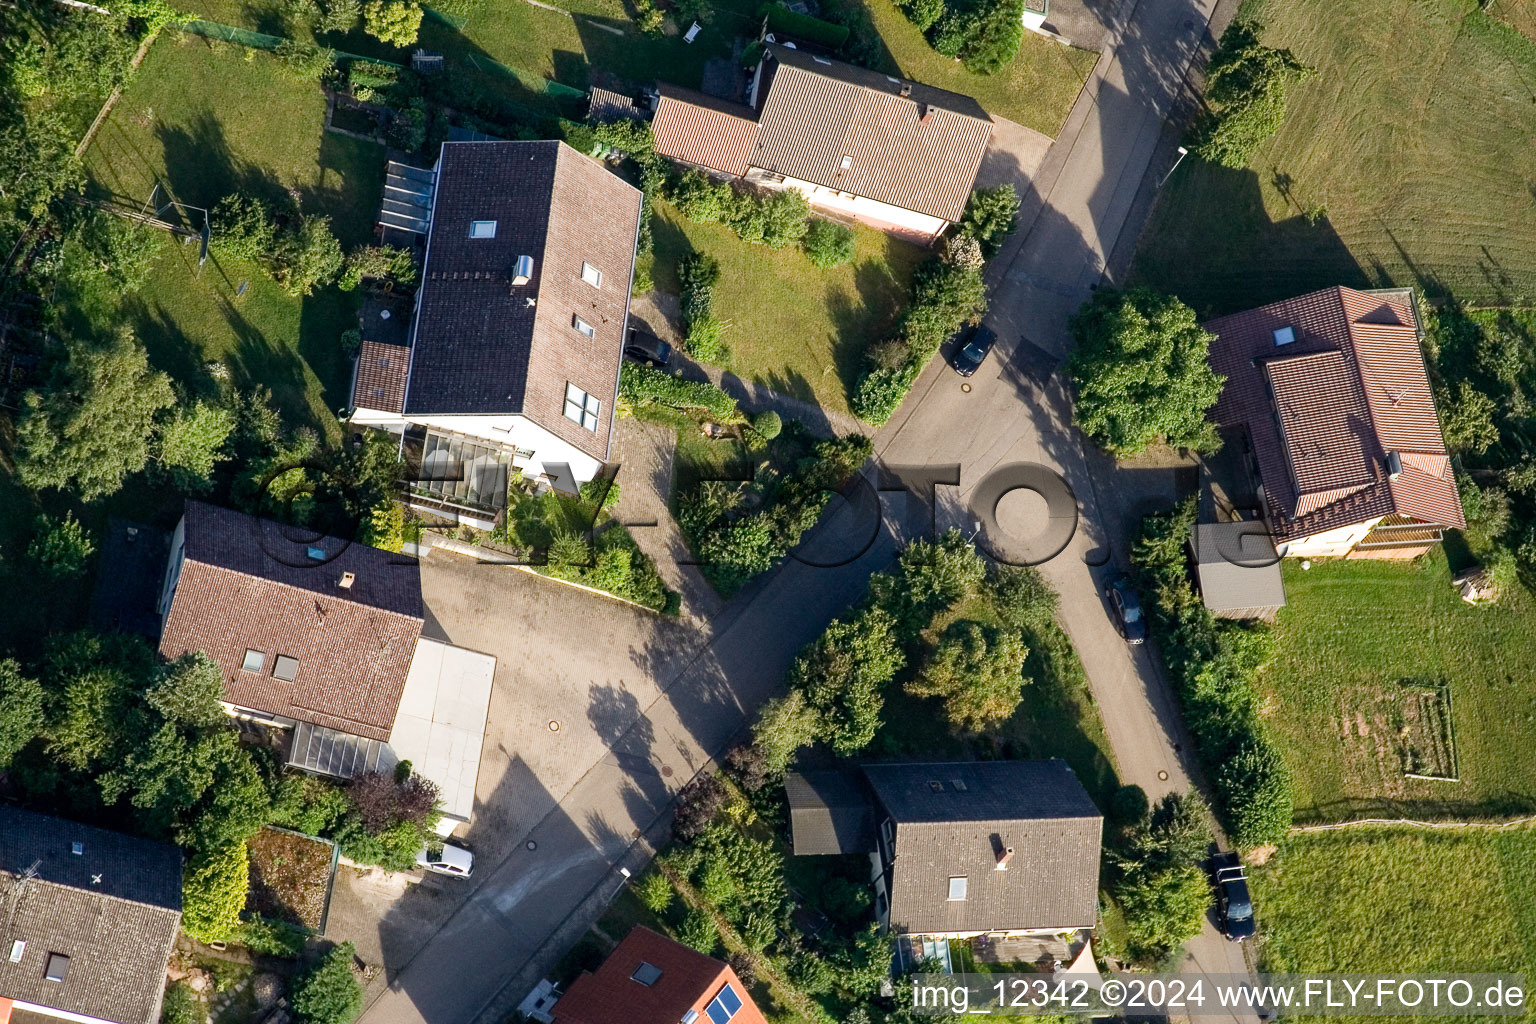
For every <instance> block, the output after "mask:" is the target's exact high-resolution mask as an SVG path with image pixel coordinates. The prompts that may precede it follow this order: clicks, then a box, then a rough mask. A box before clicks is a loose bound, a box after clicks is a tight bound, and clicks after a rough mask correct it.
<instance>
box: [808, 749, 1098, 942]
mask: <svg viewBox="0 0 1536 1024" xmlns="http://www.w3.org/2000/svg"><path fill="white" fill-rule="evenodd" d="M785 792H786V794H787V795H788V798H789V805H790V825H791V830H792V832H793V836H794V852H795V854H796V855H797V856H800V855H804V854H827V853H839V854H849V853H868V854H869V858H870V874H871V877H870V882H871V886H872V887H873V889H874V894H875V914H876V917H877V918H878V919H879V921H880V923H881V924H882V925H883V926H885V927H886V928H887V929H889V930H890V931H891V932H893V933H895V934H898V935H907V936H925V937H929V938H934V939H945V938H969V937H972V936H977V935H987V936H992V937H996V938H1008V937H1013V936H1022V935H1056V934H1060V933H1063V932H1076V931H1085V930H1089V929H1092V928H1093V926H1094V925H1095V923H1096V922H1097V920H1098V882H1099V850H1100V842H1101V839H1102V833H1103V816H1102V815H1101V814H1100V813H1099V811H1098V808H1096V807H1095V806H1094V804H1093V801H1092V800H1091V799H1090V798H1089V796H1088V793H1087V791H1086V790H1085V789H1083V786H1082V783H1081V782H1079V781H1078V779H1077V776H1076V775H1074V774H1073V773H1072V769H1071V768H1069V767H1068V766H1067V764H1066V762H1064V761H978V762H956V763H948V764H883V765H874V764H871V765H864V766H862V767H861V768H860V769H858V770H857V771H849V772H815V773H805V774H799V773H791V775H790V776H789V777H788V778H787V779H786V782H785Z"/></svg>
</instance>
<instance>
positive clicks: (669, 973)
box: [551, 926, 766, 1024]
mask: <svg viewBox="0 0 1536 1024" xmlns="http://www.w3.org/2000/svg"><path fill="white" fill-rule="evenodd" d="M641 964H650V965H651V966H652V967H655V968H658V969H659V970H660V972H661V974H660V975H659V976H658V977H656V978H655V980H654V981H653V982H652V983H651V984H649V985H643V984H641V983H640V982H639V981H636V980H635V979H634V977H633V975H634V973H635V970H636V969H637V968H638V967H639V966H640V965H641ZM726 985H730V986H731V987H732V988H734V989H735V990H736V994H737V995H738V996H739V997H740V998H741V1009H740V1010H738V1011H736V1015H735V1016H734V1017H732V1018H731V1024H766V1022H765V1021H764V1019H763V1015H762V1013H761V1011H759V1010H758V1008H757V1006H756V1005H755V1004H754V1003H753V1002H752V999H751V997H750V996H749V995H748V994H747V987H746V986H745V985H743V984H742V983H741V979H740V978H738V977H737V976H736V972H735V971H733V970H731V969H730V968H729V967H727V966H726V965H725V964H723V963H721V962H720V961H718V960H715V959H712V958H711V957H707V956H705V955H704V954H703V953H699V952H697V951H695V950H692V949H689V948H688V947H687V946H684V945H682V944H681V943H678V942H673V941H672V940H671V939H669V938H667V937H666V936H664V935H659V934H657V933H656V932H653V931H651V930H650V929H649V928H646V927H644V926H636V927H635V928H633V929H632V930H631V931H630V933H629V934H628V935H627V936H625V937H624V941H623V942H621V943H619V944H618V946H617V947H616V948H615V949H614V951H613V952H612V953H610V954H609V955H608V959H607V960H604V961H603V965H602V966H601V967H599V968H598V969H597V970H596V972H594V973H591V974H583V975H582V976H581V977H579V978H577V979H576V980H575V981H574V982H572V983H571V985H570V987H569V988H568V989H567V990H566V993H565V995H563V996H561V997H560V1001H559V1002H557V1003H555V1007H554V1010H553V1011H551V1013H552V1015H553V1016H554V1019H555V1024H678V1022H680V1021H681V1020H682V1019H683V1017H684V1016H685V1015H686V1014H687V1013H688V1011H689V1010H697V1011H698V1013H699V1016H698V1024H709V1016H708V1015H707V1014H706V1013H705V1007H707V1006H708V1005H709V1004H710V1002H711V1001H712V1000H713V999H714V998H715V996H717V995H719V994H720V990H721V989H723V988H724V987H725V986H726Z"/></svg>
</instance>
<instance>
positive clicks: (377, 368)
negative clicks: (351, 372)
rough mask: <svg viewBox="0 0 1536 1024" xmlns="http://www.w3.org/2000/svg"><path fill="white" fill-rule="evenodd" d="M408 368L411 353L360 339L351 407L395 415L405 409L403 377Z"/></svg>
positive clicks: (408, 349) (406, 347)
mask: <svg viewBox="0 0 1536 1024" xmlns="http://www.w3.org/2000/svg"><path fill="white" fill-rule="evenodd" d="M410 367H411V350H410V348H409V347H408V346H405V345H387V344H385V343H383V342H380V341H369V340H367V339H366V338H365V339H364V340H363V345H362V347H361V348H360V349H358V350H357V379H356V381H355V382H354V383H353V385H352V404H353V405H354V406H357V407H360V408H363V409H377V410H378V411H379V412H392V413H396V414H398V413H399V412H400V410H401V409H402V408H404V407H405V378H406V374H407V373H408V372H409V371H410Z"/></svg>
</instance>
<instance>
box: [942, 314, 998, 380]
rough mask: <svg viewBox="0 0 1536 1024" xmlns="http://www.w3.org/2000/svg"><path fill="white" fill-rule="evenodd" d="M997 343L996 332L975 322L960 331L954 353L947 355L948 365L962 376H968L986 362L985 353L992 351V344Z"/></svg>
mask: <svg viewBox="0 0 1536 1024" xmlns="http://www.w3.org/2000/svg"><path fill="white" fill-rule="evenodd" d="M996 344H997V332H996V331H994V330H993V329H992V328H990V327H986V326H984V325H982V324H977V325H976V326H974V327H968V328H966V329H965V330H964V331H961V332H960V335H959V337H958V339H957V340H956V344H955V351H954V354H953V355H951V356H950V357H949V365H950V366H952V367H954V369H955V372H956V373H958V374H959V375H960V376H962V377H969V376H970V375H971V374H973V373H975V372H976V371H977V370H979V369H980V368H981V364H982V363H984V362H986V359H987V353H989V352H991V351H992V346H993V345H996Z"/></svg>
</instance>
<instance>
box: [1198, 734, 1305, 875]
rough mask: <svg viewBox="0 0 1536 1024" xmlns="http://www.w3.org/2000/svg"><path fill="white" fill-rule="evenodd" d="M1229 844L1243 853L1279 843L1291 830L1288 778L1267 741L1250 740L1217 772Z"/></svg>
mask: <svg viewBox="0 0 1536 1024" xmlns="http://www.w3.org/2000/svg"><path fill="white" fill-rule="evenodd" d="M1216 789H1217V792H1219V793H1220V794H1221V797H1222V801H1223V802H1224V803H1225V804H1226V806H1227V817H1228V819H1229V821H1230V823H1231V826H1232V841H1233V842H1234V843H1236V844H1237V845H1238V846H1240V847H1243V848H1245V849H1248V848H1252V847H1255V846H1263V845H1264V844H1266V843H1278V842H1279V841H1280V840H1282V839H1284V838H1285V833H1286V830H1287V829H1289V828H1290V827H1291V815H1292V798H1291V775H1290V770H1289V769H1288V768H1287V767H1286V765H1285V760H1284V759H1283V758H1282V757H1281V756H1280V751H1279V750H1277V749H1275V746H1274V744H1273V743H1271V742H1270V741H1269V739H1268V737H1266V736H1264V735H1262V734H1259V735H1255V736H1253V737H1251V738H1250V739H1249V740H1248V741H1247V742H1246V743H1244V744H1243V745H1242V747H1240V748H1239V749H1238V751H1237V753H1236V754H1235V755H1233V756H1232V757H1231V758H1230V759H1229V760H1227V761H1226V762H1225V763H1224V764H1222V765H1220V766H1219V767H1218V768H1217V770H1216Z"/></svg>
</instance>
